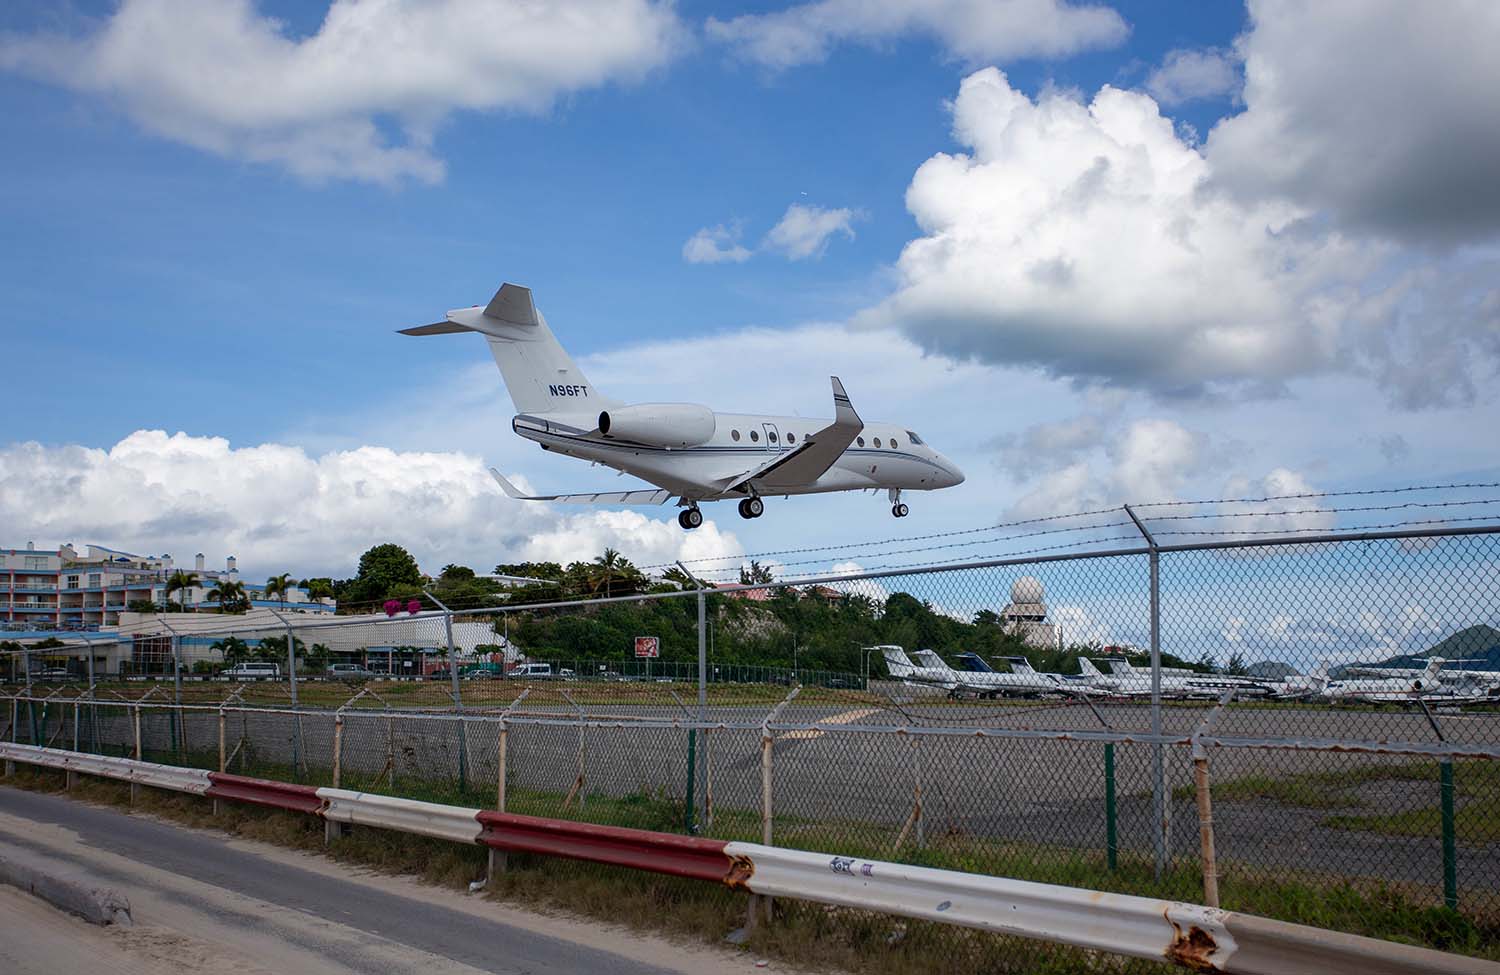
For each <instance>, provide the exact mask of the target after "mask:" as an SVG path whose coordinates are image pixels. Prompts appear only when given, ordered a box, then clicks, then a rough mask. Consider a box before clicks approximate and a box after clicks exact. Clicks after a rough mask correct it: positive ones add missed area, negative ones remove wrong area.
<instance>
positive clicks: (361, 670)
mask: <svg viewBox="0 0 1500 975" xmlns="http://www.w3.org/2000/svg"><path fill="white" fill-rule="evenodd" d="M325 673H326V676H327V677H328V679H329V680H370V679H371V678H373V677H374V676H375V671H373V670H371V669H370V668H368V667H366V666H365V665H364V664H329V665H328V670H327V671H326V672H325Z"/></svg>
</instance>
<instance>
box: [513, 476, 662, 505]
mask: <svg viewBox="0 0 1500 975" xmlns="http://www.w3.org/2000/svg"><path fill="white" fill-rule="evenodd" d="M490 477H493V478H494V479H495V483H497V484H499V485H500V490H502V491H504V492H505V494H506V496H507V497H509V498H512V499H514V500H516V501H556V502H559V503H560V504H651V505H656V504H666V503H667V502H668V501H670V500H671V499H672V492H671V491H668V490H666V489H664V488H643V489H641V490H638V491H595V492H592V493H589V494H522V493H521V492H520V491H517V490H516V486H515V485H514V484H512V483H510V481H508V480H506V479H505V475H504V474H501V473H500V472H499V471H497V470H495V469H494V468H493V467H491V468H490Z"/></svg>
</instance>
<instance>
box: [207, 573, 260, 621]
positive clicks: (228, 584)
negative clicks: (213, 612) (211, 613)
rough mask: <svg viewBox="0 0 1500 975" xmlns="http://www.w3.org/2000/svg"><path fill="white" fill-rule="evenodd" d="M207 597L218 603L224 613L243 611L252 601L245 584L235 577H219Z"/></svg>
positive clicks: (210, 600)
mask: <svg viewBox="0 0 1500 975" xmlns="http://www.w3.org/2000/svg"><path fill="white" fill-rule="evenodd" d="M206 598H207V599H208V601H209V602H211V603H218V604H219V611H220V612H222V613H243V612H245V610H247V609H248V608H249V603H250V599H249V597H248V596H247V595H246V594H245V584H244V583H243V582H240V581H238V580H235V579H219V580H218V581H216V582H215V583H214V587H213V588H212V589H210V590H209V591H208V596H207V597H206Z"/></svg>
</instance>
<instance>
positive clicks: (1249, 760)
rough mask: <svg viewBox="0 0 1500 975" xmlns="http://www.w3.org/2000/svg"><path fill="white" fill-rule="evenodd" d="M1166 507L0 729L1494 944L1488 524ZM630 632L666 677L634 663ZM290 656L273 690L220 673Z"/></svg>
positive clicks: (1499, 836)
mask: <svg viewBox="0 0 1500 975" xmlns="http://www.w3.org/2000/svg"><path fill="white" fill-rule="evenodd" d="M1170 517H1171V516H1164V517H1162V518H1160V519H1155V520H1153V519H1152V518H1150V517H1148V516H1146V514H1145V513H1141V523H1142V524H1141V531H1140V532H1139V533H1138V534H1137V535H1136V538H1137V539H1144V540H1145V543H1144V544H1136V545H1135V546H1133V547H1129V548H1118V547H1117V548H1114V549H1109V550H1104V551H1097V550H1096V551H1091V552H1088V553H1083V554H1071V553H1053V554H1048V555H1033V556H1028V557H1022V558H1012V559H999V560H992V561H990V562H978V563H967V564H963V565H942V566H934V567H931V568H927V569H921V570H906V571H885V570H875V571H869V572H862V571H859V570H858V569H857V568H847V569H846V570H845V571H842V572H840V573H839V574H831V575H828V576H824V577H819V578H816V579H810V580H799V581H796V582H768V583H758V584H753V585H743V586H731V587H721V588H714V589H704V590H694V589H691V588H688V589H685V590H684V591H677V592H654V593H647V594H640V595H632V596H629V597H616V598H612V599H596V600H586V601H576V602H569V601H559V602H556V603H549V604H542V603H533V604H526V605H504V606H500V607H495V608H491V609H484V610H463V611H459V612H454V613H442V612H439V613H420V614H417V615H415V616H408V617H397V618H394V619H383V620H367V619H363V618H360V619H348V618H336V619H333V620H324V621H302V620H296V619H295V618H292V617H290V616H288V617H287V622H285V623H278V625H276V626H262V625H257V626H254V627H252V626H250V625H248V624H246V623H240V624H238V625H237V624H236V621H235V620H234V618H233V617H206V618H205V620H206V622H204V623H203V624H202V625H201V626H199V627H196V628H193V630H192V632H187V628H186V627H184V626H183V625H181V624H176V625H178V626H179V629H182V630H183V632H180V633H170V634H161V633H149V634H139V633H138V634H134V635H132V637H131V639H130V642H129V645H128V647H127V646H126V645H125V644H123V643H122V644H119V645H117V647H116V648H115V649H113V650H111V651H109V653H113V654H115V656H114V657H113V658H111V657H110V656H109V654H97V652H96V651H97V648H91V649H90V650H89V651H88V652H89V654H90V657H91V660H90V664H91V665H92V666H94V667H95V668H96V669H95V671H94V682H93V684H92V685H88V684H79V683H76V682H68V681H59V682H56V683H49V682H43V681H41V680H38V679H35V677H34V675H33V677H34V679H33V680H32V681H31V682H30V684H29V685H27V684H25V683H15V684H12V685H11V686H10V687H9V693H10V694H11V695H12V696H11V697H10V699H9V701H8V702H5V704H6V705H7V706H6V707H5V713H3V714H0V723H3V724H4V728H5V735H6V737H8V738H11V739H13V740H16V741H21V742H34V743H38V744H50V745H53V746H54V747H68V748H78V749H81V750H84V751H92V752H98V753H106V754H115V755H134V754H140V755H141V756H142V757H145V758H147V759H149V760H155V761H163V762H172V763H178V764H191V765H195V766H200V767H210V768H224V769H227V770H229V771H234V772H241V773H244V774H249V775H260V776H266V777H271V778H280V779H287V780H292V781H299V782H310V783H317V784H331V783H334V782H338V783H339V784H340V785H342V786H344V787H346V788H354V789H361V790H368V791H375V792H382V793H389V794H394V795H403V796H409V797H414V798H422V799H429V800H434V801H441V802H451V803H457V804H462V805H466V806H479V807H487V808H493V807H500V808H504V809H508V810H510V811H513V812H522V813H529V814H534V815H542V816H553V817H562V818H569V819H578V820H584V821H589V822H598V823H607V824H614V825H624V826H634V827H641V828H647V829H655V830H667V831H674V832H693V833H701V834H704V835H710V836H715V837H721V838H731V839H746V840H757V841H770V842H774V843H776V844H778V845H785V846H792V847H800V848H806V849H814V850H819V851H823V852H827V853H830V854H837V855H847V856H860V857H870V858H878V859H886V860H897V861H902V862H912V863H919V864H924V865H930V866H937V867H945V868H951V869H959V870H967V871H974V872H979V873H987V874H995V875H1003V876H1009V877H1019V878H1025V879H1035V880H1040V881H1049V882H1057V883H1065V884H1071V885H1076V886H1083V887H1089V888H1094V889H1101V890H1121V891H1128V892H1136V893H1148V894H1154V895H1159V896H1166V897H1173V898H1178V899H1183V900H1189V901H1197V902H1205V901H1207V902H1213V901H1217V902H1218V903H1219V904H1221V905H1222V906H1223V907H1225V908H1229V909H1236V910H1244V911H1249V912H1253V913H1259V914H1264V915H1268V916H1274V917H1284V918H1287V919H1290V920H1297V921H1302V922H1305V923H1310V924H1315V925H1320V926H1325V927H1331V928H1337V929H1341V930H1350V931H1356V932H1359V933H1369V934H1375V935H1378V936H1385V937H1397V938H1402V939H1406V940H1414V941H1417V942H1420V943H1425V944H1432V945H1435V946H1438V947H1443V948H1447V949H1450V950H1460V951H1474V952H1478V953H1481V954H1484V953H1486V952H1488V953H1490V954H1493V953H1494V951H1495V947H1494V946H1495V945H1496V944H1497V943H1500V893H1497V892H1500V763H1497V762H1496V759H1500V673H1494V672H1500V662H1496V661H1500V596H1497V593H1500V534H1497V533H1496V531H1495V530H1493V529H1490V528H1458V527H1450V528H1443V527H1438V528H1421V529H1405V530H1383V531H1381V532H1361V533H1354V534H1345V535H1329V534H1327V533H1321V534H1315V533H1311V532H1306V533H1302V534H1297V533H1294V532H1293V533H1287V532H1283V533H1282V534H1280V535H1278V536H1277V537H1275V538H1260V537H1257V536H1253V535H1246V534H1245V533H1243V532H1241V533H1239V534H1237V535H1236V536H1235V537H1233V538H1217V539H1215V540H1213V541H1211V542H1202V541H1197V540H1187V541H1181V540H1177V541H1171V540H1169V539H1171V538H1180V536H1172V535H1170V534H1169V533H1172V532H1179V531H1186V530H1187V529H1181V528H1177V527H1171V526H1172V524H1173V523H1172V522H1171V521H1170V520H1169V518H1170ZM1164 524H1165V525H1167V527H1165V528H1163V525H1164ZM1091 528H1092V529H1093V530H1094V535H1093V537H1094V538H1095V539H1096V540H1098V539H1100V538H1104V539H1105V540H1107V538H1108V536H1101V535H1100V534H1099V529H1098V526H1097V525H1093V526H1091ZM1107 530H1109V531H1113V530H1114V529H1113V528H1109V529H1107ZM1195 530H1196V529H1195ZM1110 544H1113V543H1110ZM700 599H701V601H702V603H703V620H704V622H703V625H702V627H701V628H700V626H699V624H698V619H699V615H698V602H699V601H700ZM637 636H653V637H656V638H657V639H658V643H659V647H660V651H661V653H662V654H663V657H662V658H661V659H652V660H645V659H642V660H637V659H636V658H634V656H633V642H634V638H635V637H637ZM232 640H233V641H239V643H240V644H243V646H239V645H237V644H235V643H232V642H230V641H232ZM278 640H279V642H278ZM700 643H701V644H702V646H703V651H704V656H703V659H704V662H705V666H704V667H703V668H702V669H701V670H700V668H699V665H698V663H697V660H696V659H695V657H696V656H697V653H698V646H699V644H700ZM288 646H290V647H292V652H293V656H292V657H288V656H287V648H288ZM314 648H321V649H314ZM924 651H930V652H924ZM127 654H128V665H126V660H127ZM70 659H73V660H74V661H75V662H74V663H73V664H72V665H71V666H72V667H73V670H72V671H71V672H77V671H78V664H77V662H76V657H75V658H70ZM1434 659H1436V660H1440V661H1444V662H1443V663H1441V664H1437V665H1434V664H1433V661H1434ZM903 660H904V661H906V663H905V664H903V663H902V661H903ZM273 661H274V662H277V666H278V667H279V668H280V671H279V672H278V673H276V674H274V675H271V676H273V677H274V678H276V679H264V680H252V679H248V678H249V677H250V676H252V675H251V674H250V673H249V671H242V674H241V675H242V676H245V677H246V678H247V679H246V680H243V681H227V680H225V677H226V672H227V670H228V669H229V668H233V667H234V666H235V665H236V664H243V663H247V662H248V663H262V664H264V663H272V662H273ZM111 662H113V663H115V664H117V666H113V667H111V666H109V663H111ZM163 662H165V668H164V669H163V668H162V667H161V666H160V665H161V664H162V663H163ZM200 664H206V665H207V666H199V665H200ZM174 665H175V674H176V676H175V678H174ZM340 665H342V670H340V669H339V667H340ZM518 666H519V667H524V670H522V671H519V673H523V674H524V675H525V676H506V675H507V674H511V675H514V674H516V673H518V671H517V670H516V668H517V667H518ZM648 666H649V671H648V669H647V668H648ZM908 666H909V668H910V669H907V668H908ZM153 668H155V669H153ZM330 668H334V669H332V670H330ZM23 673H31V671H30V670H29V669H23ZM291 673H298V674H299V677H300V679H299V680H298V681H297V682H295V683H293V682H292V681H290V680H287V679H285V678H286V677H287V676H288V675H289V674H291ZM146 674H153V675H155V676H156V677H157V678H158V679H144V680H143V679H138V678H141V677H142V676H143V675H146ZM924 937H925V935H924ZM953 937H954V938H959V937H964V938H968V937H971V936H969V935H962V936H960V935H958V934H956V933H955V934H954V935H953ZM965 943H966V944H967V942H965Z"/></svg>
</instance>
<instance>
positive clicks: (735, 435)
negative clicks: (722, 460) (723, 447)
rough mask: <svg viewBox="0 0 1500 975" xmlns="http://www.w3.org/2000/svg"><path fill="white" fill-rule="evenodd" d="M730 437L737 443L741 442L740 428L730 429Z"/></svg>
mask: <svg viewBox="0 0 1500 975" xmlns="http://www.w3.org/2000/svg"><path fill="white" fill-rule="evenodd" d="M729 437H730V439H731V440H733V441H734V442H735V443H739V442H740V432H739V431H738V430H730V431H729Z"/></svg>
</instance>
